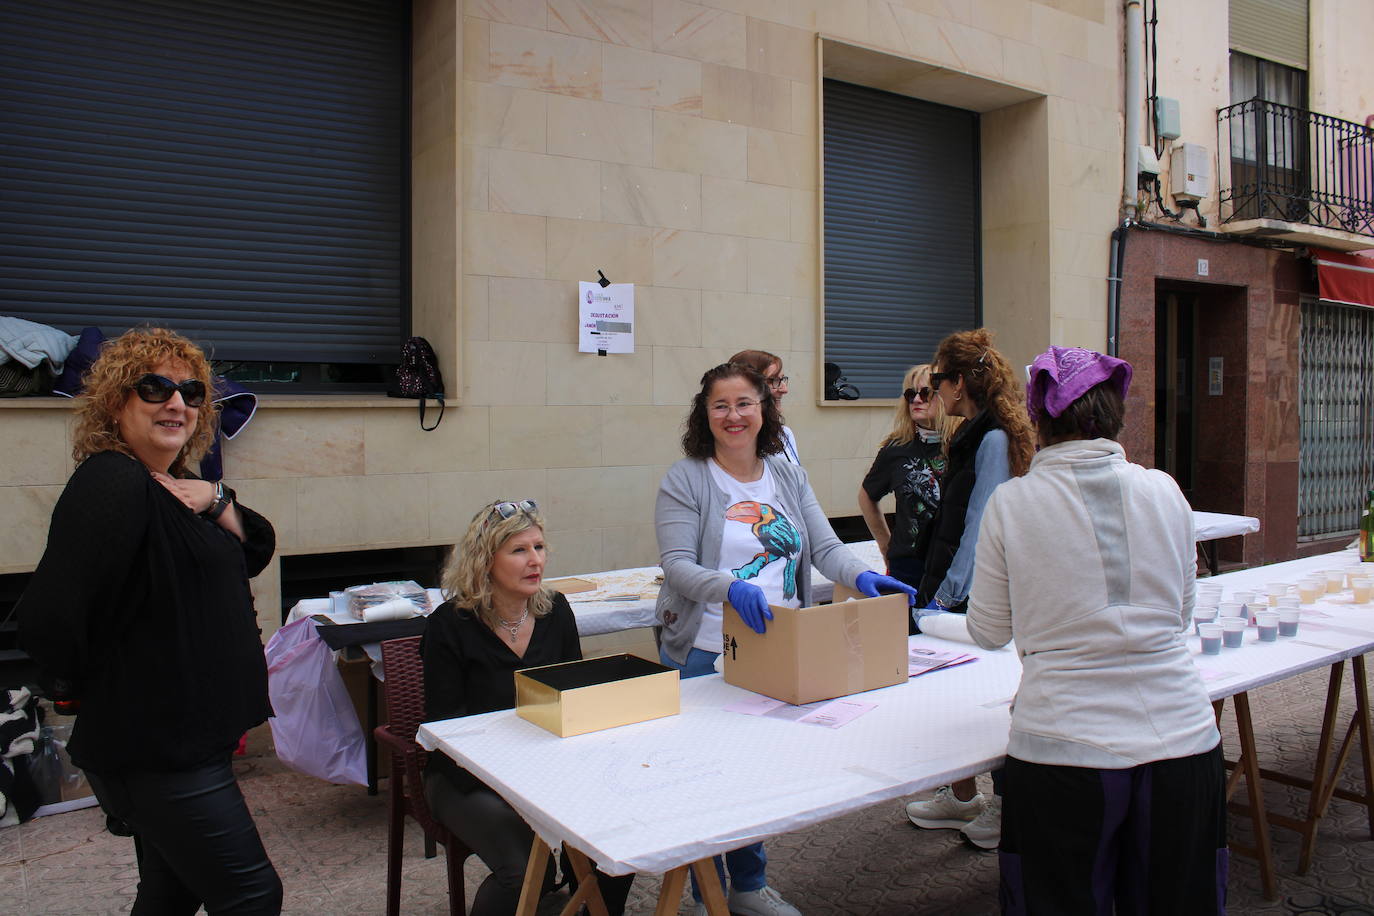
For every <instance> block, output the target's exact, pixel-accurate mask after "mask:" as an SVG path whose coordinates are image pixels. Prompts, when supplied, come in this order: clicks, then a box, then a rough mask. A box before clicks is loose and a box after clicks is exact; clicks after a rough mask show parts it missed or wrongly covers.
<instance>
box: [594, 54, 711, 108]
mask: <svg viewBox="0 0 1374 916" xmlns="http://www.w3.org/2000/svg"><path fill="white" fill-rule="evenodd" d="M601 82H602V85H601V95H602V98H604V99H605V100H606V101H608V102H617V103H619V104H621V105H634V106H637V107H639V108H662V109H666V110H668V111H680V112H682V113H683V114H694V115H699V114H701V62H700V61H695V60H686V59H685V58H681V57H673V56H672V55H669V54H657V53H654V52H652V51H640V50H638V49H635V48H621V47H617V46H615V45H607V46H606V47H605V48H604V49H602V52H601Z"/></svg>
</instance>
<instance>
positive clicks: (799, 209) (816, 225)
mask: <svg viewBox="0 0 1374 916" xmlns="http://www.w3.org/2000/svg"><path fill="white" fill-rule="evenodd" d="M788 206H789V219H788V240H789V241H793V242H805V243H806V244H808V245H815V244H817V243H818V242H819V241H820V209H819V206H820V194H819V193H818V192H816V191H812V190H792V191H790V192H789V193H788Z"/></svg>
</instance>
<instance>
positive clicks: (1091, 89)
mask: <svg viewBox="0 0 1374 916" xmlns="http://www.w3.org/2000/svg"><path fill="white" fill-rule="evenodd" d="M1049 63H1050V65H1051V73H1050V87H1051V92H1050V94H1051V95H1058V96H1062V97H1063V98H1064V99H1066V100H1068V101H1071V102H1083V103H1085V104H1088V105H1092V106H1094V107H1096V108H1101V109H1106V110H1114V108H1115V106H1116V105H1117V104H1119V100H1118V99H1117V96H1118V95H1120V91H1119V90H1120V86H1119V85H1118V83H1119V80H1118V78H1117V75H1116V70H1115V69H1111V70H1106V69H1103V68H1102V67H1099V66H1097V65H1096V64H1092V63H1089V62H1088V61H1085V60H1081V59H1079V58H1077V57H1069V56H1067V55H1064V54H1060V55H1057V56H1055V57H1053V58H1051V59H1050V61H1049Z"/></svg>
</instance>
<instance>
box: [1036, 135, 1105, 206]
mask: <svg viewBox="0 0 1374 916" xmlns="http://www.w3.org/2000/svg"><path fill="white" fill-rule="evenodd" d="M1120 158H1121V155H1120V150H1114V151H1113V152H1107V151H1105V150H1099V149H1092V148H1090V147H1086V146H1078V145H1077V144H1074V143H1065V142H1063V141H1061V140H1051V141H1050V181H1051V183H1052V184H1054V185H1056V186H1059V187H1070V188H1081V189H1083V190H1088V191H1098V192H1101V193H1103V194H1109V193H1112V192H1113V191H1115V190H1117V189H1119V188H1120V187H1121V163H1120V162H1119V161H1118V160H1119V159H1120Z"/></svg>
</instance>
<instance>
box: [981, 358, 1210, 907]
mask: <svg viewBox="0 0 1374 916" xmlns="http://www.w3.org/2000/svg"><path fill="white" fill-rule="evenodd" d="M1130 380H1131V367H1130V365H1129V364H1128V363H1126V362H1124V361H1122V360H1119V359H1115V358H1113V357H1110V356H1104V355H1102V354H1100V353H1095V352H1093V351H1091V350H1083V349H1079V348H1076V347H1074V348H1063V347H1051V348H1050V349H1049V350H1048V351H1046V352H1045V353H1042V354H1041V355H1040V356H1039V357H1037V358H1036V360H1035V362H1034V363H1033V364H1032V365H1031V377H1030V383H1029V385H1028V386H1027V407H1028V410H1029V412H1030V415H1031V420H1032V422H1033V423H1034V424H1035V425H1036V427H1037V434H1038V439H1039V444H1040V451H1039V452H1038V453H1037V454H1036V455H1035V458H1034V459H1033V460H1032V461H1031V465H1030V471H1029V472H1028V473H1027V474H1026V475H1025V476H1024V477H1020V478H1014V479H1012V480H1009V481H1007V482H1006V483H1004V484H1002V485H1001V486H1000V487H998V488H997V490H996V491H995V492H994V493H993V494H992V496H991V498H990V499H989V500H988V503H987V508H986V509H985V510H984V512H983V519H982V527H981V529H980V531H979V537H978V550H977V559H976V566H975V571H974V579H973V589H972V592H971V594H970V596H969V607H968V616H967V625H968V631H969V634H970V636H971V637H972V638H973V640H974V641H975V642H977V643H978V644H979V645H982V646H984V647H986V648H993V647H997V646H1003V645H1006V644H1007V642H1009V641H1010V640H1012V639H1015V640H1016V648H1017V652H1018V653H1020V655H1021V661H1022V666H1023V668H1022V674H1021V686H1020V688H1019V690H1018V691H1017V695H1016V702H1015V705H1014V707H1013V711H1012V719H1011V735H1010V739H1009V741H1008V747H1007V762H1006V769H1005V775H1004V779H1005V783H1004V790H1003V791H1004V801H1003V811H1002V842H1001V846H1000V855H1001V868H1002V901H1003V912H1005V913H1028V912H1029V913H1039V912H1055V913H1105V912H1111V911H1112V907H1113V904H1114V903H1115V906H1116V910H1117V912H1131V913H1141V914H1144V913H1171V914H1172V913H1222V912H1224V911H1225V893H1226V865H1227V859H1226V809H1225V804H1226V803H1225V792H1224V786H1223V781H1224V774H1223V770H1222V757H1221V747H1220V740H1221V738H1220V735H1219V733H1218V732H1217V728H1216V722H1215V719H1214V718H1213V714H1212V707H1211V704H1210V702H1209V701H1208V697H1207V690H1206V688H1205V687H1204V686H1203V683H1202V679H1201V677H1200V676H1199V675H1198V671H1197V668H1196V667H1195V666H1194V665H1193V661H1192V658H1191V657H1190V655H1189V651H1188V647H1187V645H1186V643H1185V633H1186V631H1187V628H1188V626H1189V618H1190V617H1191V616H1192V610H1193V576H1194V573H1195V571H1196V560H1195V555H1194V544H1193V516H1192V512H1191V510H1190V508H1189V506H1188V503H1187V501H1186V500H1185V499H1184V498H1183V494H1182V493H1181V492H1179V489H1178V485H1177V484H1176V483H1174V480H1173V478H1171V477H1169V475H1167V474H1165V473H1164V472H1163V471H1157V470H1147V469H1146V468H1143V467H1141V466H1140V465H1137V464H1132V463H1131V462H1129V461H1127V460H1126V456H1125V454H1124V452H1123V451H1122V448H1121V445H1120V444H1119V443H1118V442H1117V441H1116V438H1117V435H1118V434H1119V432H1120V430H1121V425H1122V416H1123V413H1124V401H1125V395H1126V390H1127V388H1128V387H1129V385H1130ZM1051 535H1052V536H1051Z"/></svg>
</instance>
